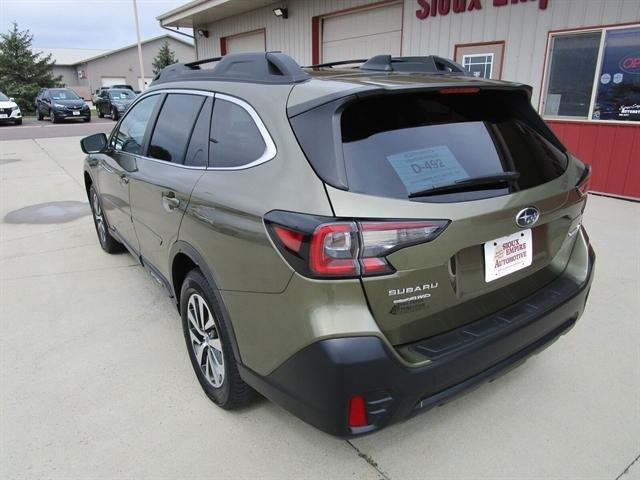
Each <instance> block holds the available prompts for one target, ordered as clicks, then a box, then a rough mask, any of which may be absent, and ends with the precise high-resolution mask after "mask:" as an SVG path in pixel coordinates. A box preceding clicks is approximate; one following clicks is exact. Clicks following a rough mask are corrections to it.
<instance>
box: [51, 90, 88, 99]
mask: <svg viewBox="0 0 640 480" xmlns="http://www.w3.org/2000/svg"><path fill="white" fill-rule="evenodd" d="M49 94H50V95H51V98H52V99H53V100H80V97H79V96H78V95H76V92H74V91H73V90H68V89H66V88H52V89H51V90H49Z"/></svg>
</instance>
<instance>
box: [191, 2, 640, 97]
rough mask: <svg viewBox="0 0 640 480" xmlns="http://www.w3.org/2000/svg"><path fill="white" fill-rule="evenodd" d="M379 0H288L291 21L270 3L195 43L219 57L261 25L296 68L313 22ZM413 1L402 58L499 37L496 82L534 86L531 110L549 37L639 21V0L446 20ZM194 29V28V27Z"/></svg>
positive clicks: (272, 46)
mask: <svg viewBox="0 0 640 480" xmlns="http://www.w3.org/2000/svg"><path fill="white" fill-rule="evenodd" d="M377 1H378V0H289V1H288V2H287V5H288V8H289V18H288V19H287V20H282V19H279V18H276V17H275V16H274V15H273V12H272V9H273V8H275V7H276V6H282V5H281V2H279V3H274V4H273V5H272V6H269V7H265V8H261V9H258V10H254V11H251V12H247V13H245V14H243V15H239V16H236V17H230V18H226V19H224V20H220V21H218V22H215V23H213V24H210V25H206V26H204V27H206V28H207V29H208V30H209V33H210V36H209V38H207V39H198V53H199V56H200V57H201V58H204V57H211V56H217V55H219V54H220V37H224V36H228V35H233V34H237V33H242V32H247V31H251V30H255V29H258V28H266V42H267V50H282V51H284V52H286V53H288V54H289V55H291V56H293V57H294V58H295V59H296V60H297V61H298V62H299V63H301V64H309V63H310V62H311V18H312V17H314V16H316V15H323V14H325V13H329V12H334V11H337V10H343V9H346V8H350V7H354V6H361V5H367V4H371V3H376V2H377ZM418 9H419V6H418V3H417V2H416V0H404V21H403V35H402V54H403V55H426V54H436V55H441V56H445V57H450V58H452V57H453V53H454V52H453V50H454V46H455V44H457V43H475V42H487V41H492V40H505V41H506V46H505V56H504V66H503V74H502V78H503V79H504V80H513V81H519V82H524V83H527V84H530V85H532V86H533V87H534V98H533V103H534V105H537V103H538V97H539V93H540V82H541V76H542V69H543V63H544V57H545V47H546V42H547V32H548V31H549V30H560V29H567V28H577V27H585V26H595V25H605V24H616V23H629V22H637V21H640V0H549V6H548V8H547V10H540V9H539V8H538V2H533V1H530V2H528V3H523V4H516V5H508V6H504V7H494V6H493V0H482V10H479V11H477V10H474V11H471V12H464V13H458V14H456V13H453V12H451V13H449V15H447V16H446V17H440V16H437V17H428V18H426V19H425V20H419V19H418V18H416V15H415V12H416V10H418ZM199 26H200V25H199Z"/></svg>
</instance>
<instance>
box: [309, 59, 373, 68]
mask: <svg viewBox="0 0 640 480" xmlns="http://www.w3.org/2000/svg"><path fill="white" fill-rule="evenodd" d="M367 60H368V58H359V59H356V60H340V61H338V62H327V63H316V64H315V65H306V66H304V67H301V68H324V67H337V66H338V65H350V64H352V63H364V62H366V61H367Z"/></svg>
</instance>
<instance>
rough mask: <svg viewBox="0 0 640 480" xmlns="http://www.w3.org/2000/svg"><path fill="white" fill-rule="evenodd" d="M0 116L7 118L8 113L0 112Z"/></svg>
mask: <svg viewBox="0 0 640 480" xmlns="http://www.w3.org/2000/svg"><path fill="white" fill-rule="evenodd" d="M0 118H9V115H7V114H6V113H0Z"/></svg>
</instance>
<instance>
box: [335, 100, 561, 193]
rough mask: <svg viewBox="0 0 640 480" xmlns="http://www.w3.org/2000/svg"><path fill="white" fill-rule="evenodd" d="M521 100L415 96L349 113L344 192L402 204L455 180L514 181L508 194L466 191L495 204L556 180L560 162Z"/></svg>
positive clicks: (503, 188)
mask: <svg viewBox="0 0 640 480" xmlns="http://www.w3.org/2000/svg"><path fill="white" fill-rule="evenodd" d="M521 97H522V95H513V94H508V93H505V92H495V91H493V92H492V91H488V92H476V93H466V94H435V95H434V94H425V93H421V94H402V95H384V96H377V97H371V98H367V99H363V100H360V101H358V102H356V103H353V104H351V105H349V106H348V107H347V108H346V109H345V110H344V112H343V113H342V116H341V120H340V125H341V132H342V149H343V157H344V166H345V171H346V178H347V184H348V189H349V190H350V191H355V192H361V193H367V194H371V195H378V196H386V197H397V198H407V197H408V195H410V194H412V193H416V192H420V191H423V190H427V189H430V188H434V187H439V186H444V185H450V184H452V183H455V182H456V181H460V180H468V179H472V178H476V177H484V176H489V175H494V174H499V173H502V172H511V171H516V172H519V173H520V177H519V178H518V180H517V181H516V182H515V183H514V184H513V185H512V187H511V189H510V188H509V187H508V185H507V184H502V185H500V184H494V185H485V186H481V187H474V188H471V189H470V190H474V191H484V192H485V194H484V195H482V196H495V195H501V194H506V193H509V191H512V190H513V189H518V190H524V189H527V188H531V187H534V186H537V185H540V184H542V183H545V182H548V181H550V180H552V179H554V178H557V177H558V176H559V175H561V174H562V173H563V172H564V170H565V169H566V166H567V156H566V155H565V153H563V152H562V151H561V150H560V149H559V148H558V147H556V146H555V145H554V144H553V143H552V141H550V139H548V138H545V136H544V135H543V133H540V131H538V130H537V129H536V128H534V125H532V124H531V123H530V118H527V117H530V112H529V115H527V114H526V113H524V112H523V105H521V103H522V98H521ZM526 109H531V107H530V106H528V105H527V107H526V108H525V111H526ZM452 200H453V199H452Z"/></svg>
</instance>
